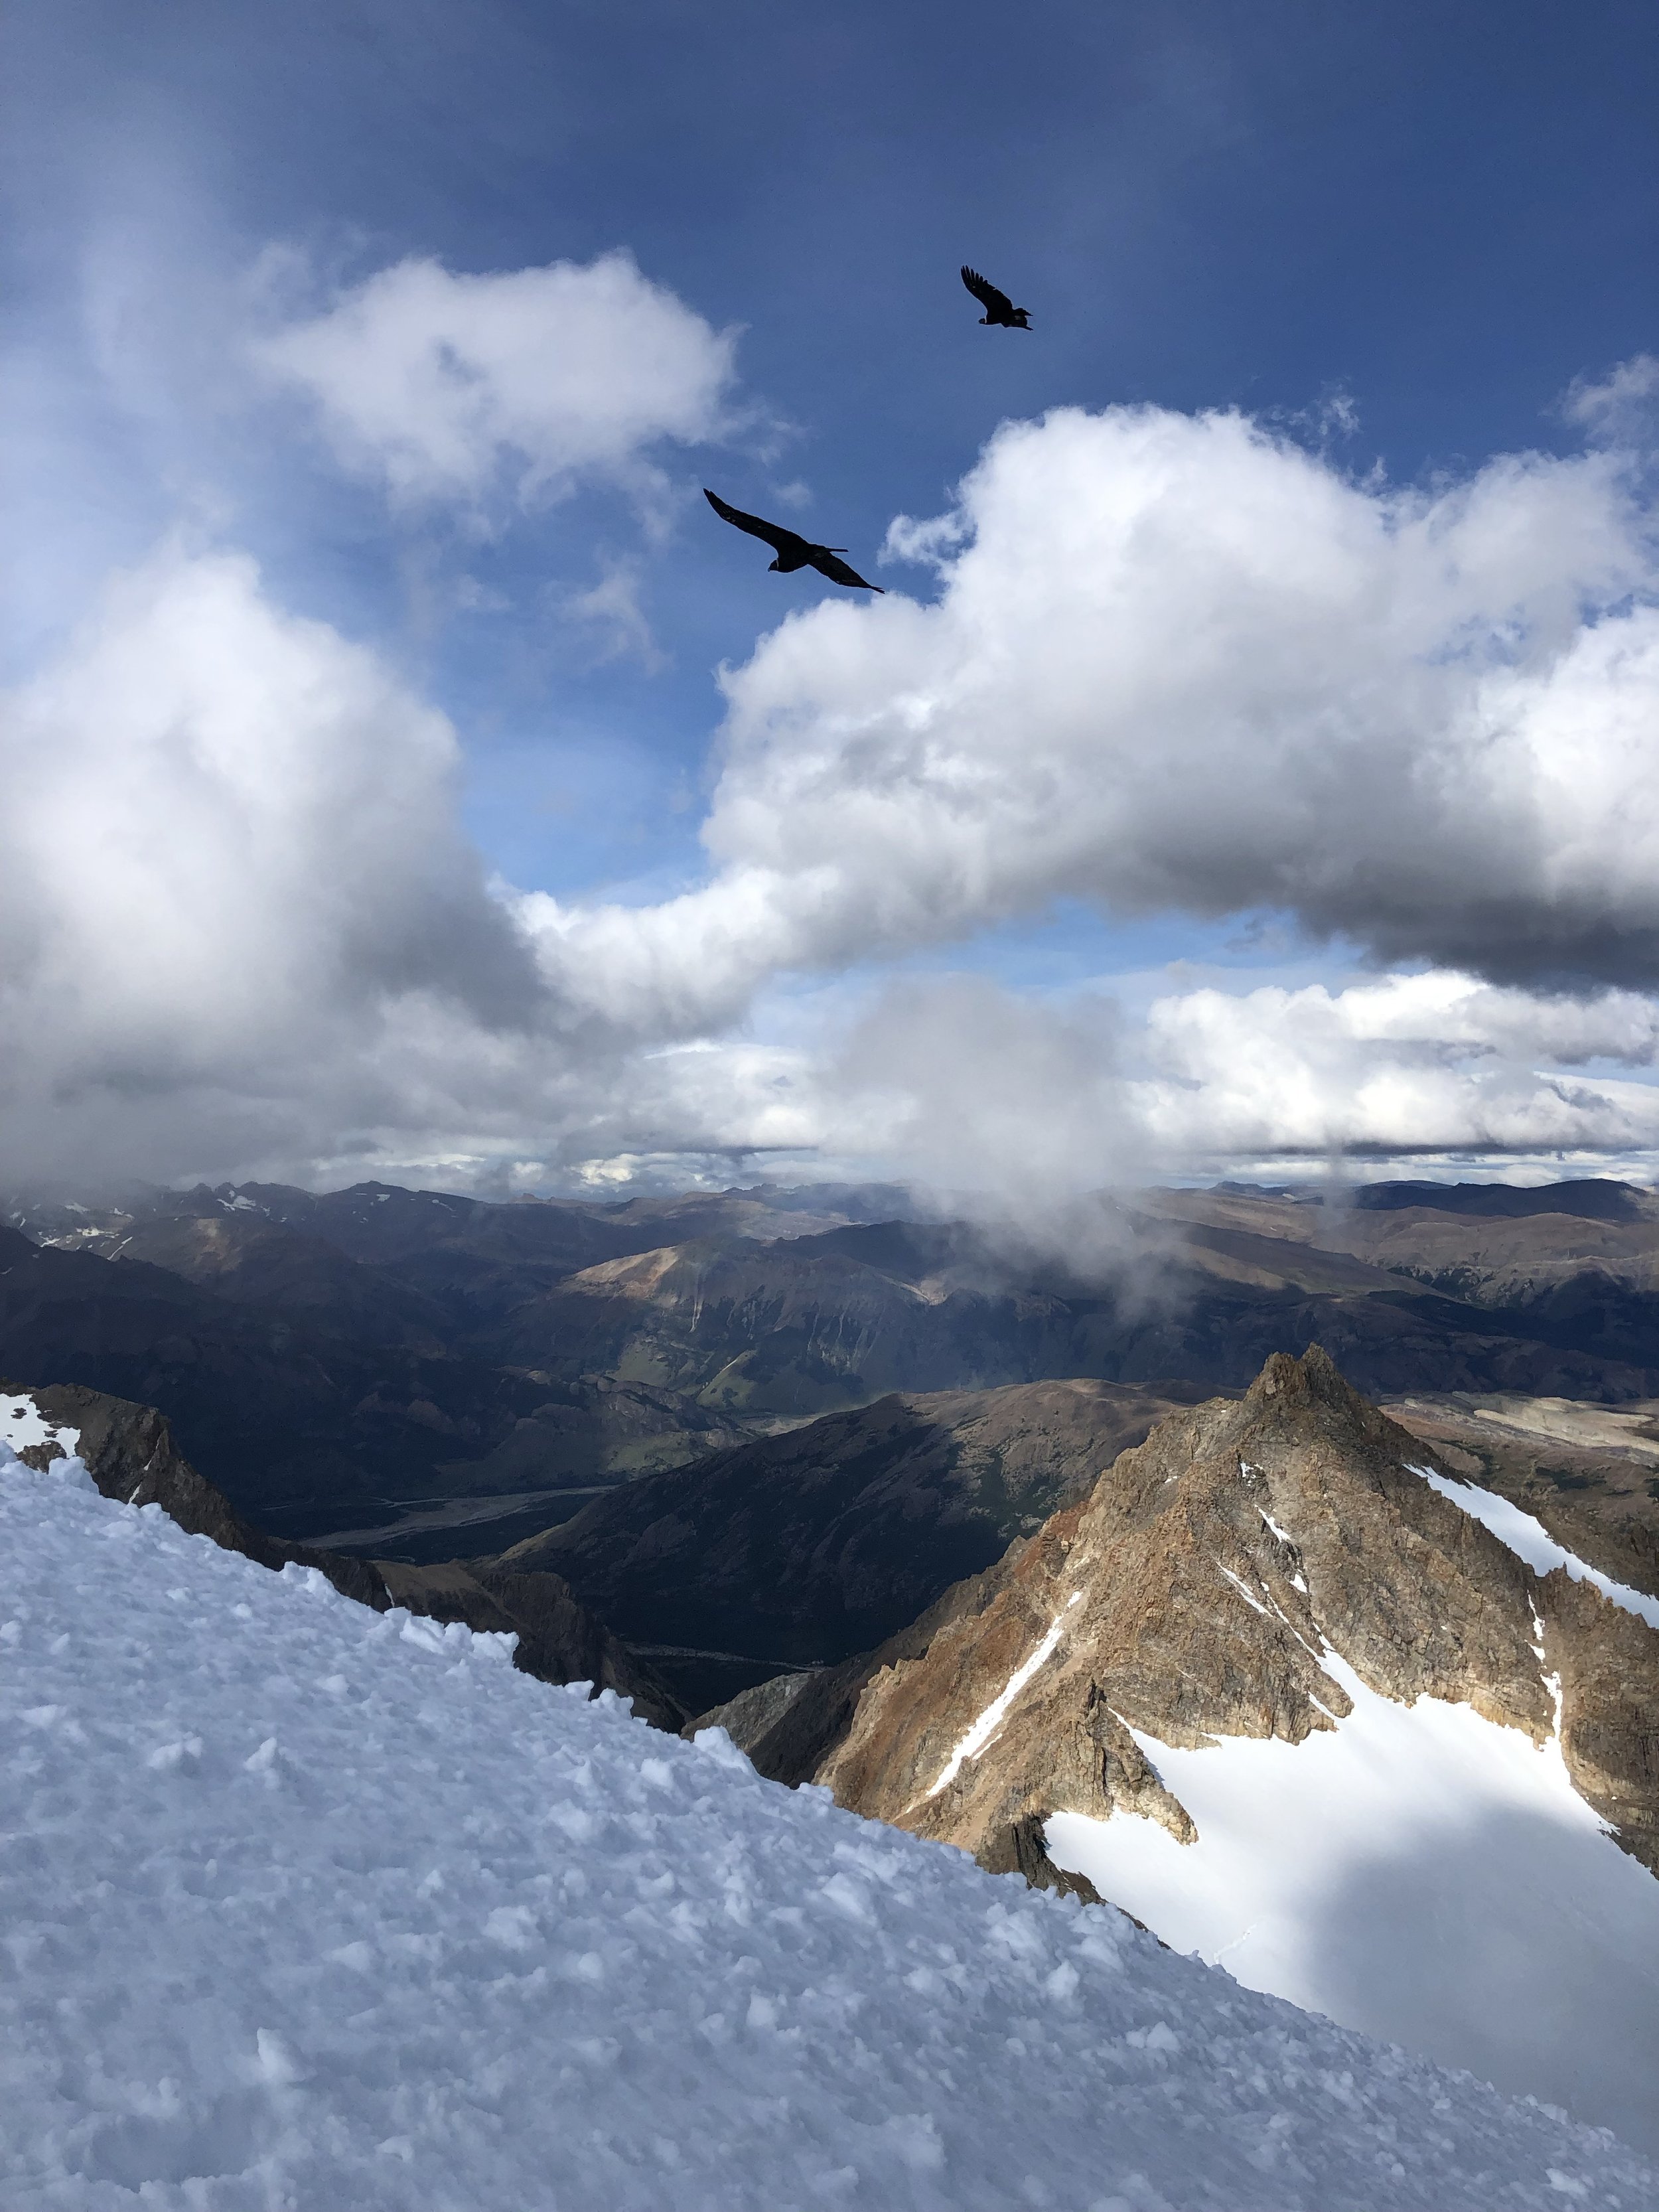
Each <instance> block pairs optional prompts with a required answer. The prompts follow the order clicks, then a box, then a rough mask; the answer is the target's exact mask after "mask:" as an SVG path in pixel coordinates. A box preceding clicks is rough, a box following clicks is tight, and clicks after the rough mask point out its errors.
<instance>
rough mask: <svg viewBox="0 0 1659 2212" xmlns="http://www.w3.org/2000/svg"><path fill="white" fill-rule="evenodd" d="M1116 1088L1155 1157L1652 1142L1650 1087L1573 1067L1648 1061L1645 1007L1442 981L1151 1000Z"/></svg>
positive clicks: (1653, 1039)
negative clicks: (1140, 1052)
mask: <svg viewBox="0 0 1659 2212" xmlns="http://www.w3.org/2000/svg"><path fill="white" fill-rule="evenodd" d="M1143 1049H1144V1058H1145V1060H1146V1062H1147V1063H1148V1065H1149V1066H1150V1068H1151V1070H1152V1073H1149V1074H1147V1075H1146V1076H1144V1077H1141V1078H1139V1079H1137V1080H1136V1081H1135V1082H1134V1083H1133V1084H1132V1085H1130V1086H1129V1096H1130V1097H1131V1098H1132V1100H1133V1110H1134V1111H1135V1112H1136V1113H1137V1114H1138V1115H1139V1116H1140V1117H1141V1118H1142V1119H1143V1121H1145V1123H1146V1126H1147V1127H1148V1129H1149V1131H1150V1132H1151V1133H1153V1134H1154V1135H1155V1138H1156V1140H1157V1142H1158V1146H1159V1147H1160V1149H1161V1150H1162V1151H1163V1152H1164V1156H1165V1157H1166V1158H1169V1159H1170V1160H1172V1161H1178V1162H1186V1161H1190V1160H1192V1159H1194V1158H1200V1159H1201V1158H1225V1156H1227V1155H1228V1154H1256V1155H1267V1154H1271V1153H1273V1152H1292V1151H1301V1152H1309V1153H1312V1154H1315V1155H1317V1154H1319V1153H1322V1152H1337V1151H1344V1150H1352V1149H1362V1150H1364V1151H1367V1152H1383V1153H1395V1154H1402V1153H1408V1152H1427V1151H1434V1152H1441V1151H1445V1152H1459V1151H1463V1152H1470V1151H1477V1152H1478V1151H1489V1150H1490V1151H1502V1152H1534V1151H1553V1150H1565V1151H1585V1150H1594V1151H1605V1150H1609V1149H1611V1150H1618V1149H1620V1148H1621V1147H1630V1146H1637V1147H1647V1146H1652V1145H1654V1144H1655V1143H1659V1089H1655V1088H1653V1087H1652V1086H1650V1085H1645V1084H1641V1083H1637V1082H1633V1081H1631V1080H1628V1079H1621V1078H1616V1077H1608V1076H1607V1075H1606V1074H1604V1073H1598V1074H1596V1075H1594V1076H1589V1075H1585V1074H1583V1073H1574V1072H1573V1070H1574V1069H1575V1067H1577V1068H1581V1069H1582V1067H1583V1066H1584V1064H1585V1063H1588V1062H1594V1061H1606V1060H1613V1061H1614V1062H1622V1063H1624V1064H1625V1065H1626V1066H1629V1067H1632V1068H1638V1067H1650V1066H1652V1065H1653V1064H1654V1061H1655V1060H1656V1057H1659V1006H1656V1004H1655V1002H1654V1000H1651V999H1649V998H1646V997H1644V996H1641V995H1639V994H1635V993H1632V992H1625V991H1610V992H1604V993H1601V994H1596V995H1595V997H1593V998H1590V999H1588V1000H1572V999H1557V998H1540V997H1537V996H1534V995H1533V994H1529V993H1527V992H1523V991H1516V990H1512V989H1498V988H1494V987H1492V986H1490V985H1487V984H1483V983H1481V982H1480V981H1477V980H1475V979H1474V978H1473V977H1470V976H1467V975H1453V974H1448V973H1444V972H1441V973H1437V974H1431V975H1397V976H1391V977H1389V978H1388V979H1386V980H1385V981H1378V982H1374V983H1357V984H1353V985H1351V986H1350V987H1348V988H1346V989H1345V990H1340V991H1334V992H1333V991H1329V990H1328V989H1326V988H1324V987H1322V986H1316V987H1312V988H1309V989H1305V990H1300V991H1285V990H1282V989H1278V988H1273V987H1269V988H1266V989H1260V990H1255V991H1249V992H1243V993H1239V994H1228V993H1224V992H1221V991H1218V990H1214V989H1206V990H1200V991H1192V992H1187V993H1183V994H1172V995H1171V996H1170V997H1168V998H1165V999H1162V1000H1158V1002H1157V1003H1155V1004H1154V1005H1153V1006H1152V1008H1151V1009H1150V1011H1149V1013H1148V1016H1147V1023H1146V1038H1145V1040H1144V1048H1143Z"/></svg>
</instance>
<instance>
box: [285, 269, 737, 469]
mask: <svg viewBox="0 0 1659 2212" xmlns="http://www.w3.org/2000/svg"><path fill="white" fill-rule="evenodd" d="M732 350H733V338H732V334H731V333H730V332H726V333H721V332H718V331H714V330H712V329H711V328H710V327H709V325H708V324H707V323H706V322H705V321H704V320H703V319H702V317H701V316H700V315H698V314H696V313H693V311H692V310H691V309H690V307H686V306H685V305H684V302H683V301H680V300H678V299H677V298H676V297H675V295H673V293H671V292H670V291H667V290H665V289H664V288H663V287H662V286H660V285H658V284H653V283H651V282H650V281H649V280H648V279H647V277H645V276H641V273H640V270H639V269H638V268H637V266H636V265H635V262H634V260H633V258H632V257H631V256H630V255H629V254H626V253H608V254H605V255H603V256H602V257H601V258H599V260H597V261H594V262H592V263H589V264H586V266H584V265H581V264H577V263H574V262H569V261H556V262H554V263H552V264H550V265H549V266H548V267H546V268H544V269H519V270H510V271H506V272H502V273H498V274H492V275H487V276H473V275H468V274H465V273H457V272H455V271H453V270H447V269H445V268H444V267H443V266H442V264H441V263H439V262H436V261H432V260H421V259H410V260H406V261H400V262H399V263H398V264H397V265H396V266H395V267H393V268H391V269H383V270H380V271H379V272H378V273H377V274H376V275H374V276H370V277H368V279H366V280H365V281H364V282H363V283H361V284H358V285H356V286H354V287H353V288H352V289H349V290H348V291H346V292H343V294H342V295H340V296H339V298H338V299H337V301H335V303H334V304H333V306H332V307H330V308H329V309H328V310H327V311H326V313H323V314H320V315H318V316H315V317H313V318H312V319H309V320H306V321H301V322H295V323H293V324H291V325H289V326H288V327H287V328H285V329H283V330H281V331H277V332H276V334H275V335H273V336H270V337H266V338H264V340H262V341H261V342H260V343H259V344H258V348H257V351H258V357H259V359H260V360H261V361H262V362H264V365H265V367H266V368H269V369H270V370H271V371H272V372H273V373H274V374H276V375H278V376H280V377H282V378H283V379H285V380H288V381H289V382H291V383H293V384H295V385H297V386H300V387H301V389H303V390H304V391H306V392H308V393H309V394H310V396H311V397H312V398H313V400H314V401H315V402H316V404H317V405H318V407H319V409H320V410H321V414H322V419H323V422H324V424H325V428H326V429H327V431H328V433H329V435H330V437H331V440H332V441H333V443H334V445H335V447H336V448H337V452H338V453H339V454H340V457H341V458H342V459H343V461H344V462H345V463H346V464H347V465H349V466H350V467H352V468H354V469H356V470H357V471H361V472H362V473H365V474H368V475H370V476H373V477H377V478H380V479H383V480H384V482H385V483H386V485H387V487H388V488H389V489H390V490H391V491H392V493H394V494H395V495H398V496H399V497H401V498H404V499H409V500H452V501H461V502H463V503H465V504H467V505H471V506H477V505H481V504H483V502H485V501H487V499H488V498H489V495H491V494H492V493H495V492H496V491H498V490H499V489H501V488H502V487H503V486H506V487H507V488H508V489H511V490H512V491H513V493H514V494H515V495H516V496H517V497H518V498H520V500H522V501H532V500H535V499H538V498H539V499H547V498H556V497H558V496H560V495H562V494H563V493H565V492H567V491H568V489H570V488H571V486H572V485H573V483H574V482H575V481H576V480H577V479H579V478H581V477H605V478H609V479H612V480H617V479H620V480H622V481H623V482H625V483H635V484H641V483H646V482H648V481H649V477H648V463H647V458H646V457H647V455H648V454H649V453H650V452H651V449H652V448H653V447H656V446H658V445H659V444H660V443H662V442H663V441H665V440H669V441H676V442H678V443H679V444H682V445H695V444H698V443H700V442H702V441H706V440H708V439H710V438H714V437H716V436H718V435H720V431H721V428H722V421H723V412H724V404H725V398H726V391H727V387H728V386H729V383H730V380H731V377H732Z"/></svg>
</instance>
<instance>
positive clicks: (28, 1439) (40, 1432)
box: [0, 1391, 81, 1452]
mask: <svg viewBox="0 0 1659 2212" xmlns="http://www.w3.org/2000/svg"><path fill="white" fill-rule="evenodd" d="M0 1444H3V1445H5V1446H8V1447H9V1449H11V1450H12V1451H15V1452H21V1451H27V1449H29V1447H30V1445H31V1444H61V1445H62V1447H63V1449H64V1451H65V1452H76V1451H79V1449H81V1431H79V1430H78V1429H70V1428H64V1426H63V1425H61V1424H60V1423H58V1422H57V1421H49V1420H48V1419H46V1415H45V1414H44V1413H42V1412H41V1411H40V1407H38V1406H37V1405H36V1404H35V1402H34V1401H33V1398H31V1397H29V1396H27V1395H25V1394H21V1393H19V1392H17V1391H13V1392H12V1393H11V1394H10V1395H9V1396H7V1395H4V1394H3V1393H0Z"/></svg>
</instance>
